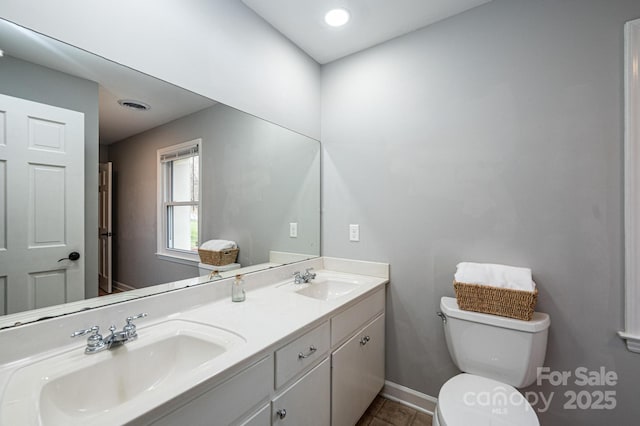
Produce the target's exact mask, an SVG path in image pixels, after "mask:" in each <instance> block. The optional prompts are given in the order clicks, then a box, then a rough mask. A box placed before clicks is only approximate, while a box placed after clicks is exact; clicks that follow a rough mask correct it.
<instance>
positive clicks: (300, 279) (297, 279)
mask: <svg viewBox="0 0 640 426" xmlns="http://www.w3.org/2000/svg"><path fill="white" fill-rule="evenodd" d="M310 271H313V268H307V269H306V270H305V272H304V274H301V273H300V271H296V272H294V273H293V282H294V283H295V284H306V283H308V282H310V281H311V280H312V279H314V278H315V277H316V274H315V273H314V272H310Z"/></svg>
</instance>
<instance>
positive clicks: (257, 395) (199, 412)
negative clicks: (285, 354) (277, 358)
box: [152, 356, 273, 426]
mask: <svg viewBox="0 0 640 426" xmlns="http://www.w3.org/2000/svg"><path fill="white" fill-rule="evenodd" d="M272 383H273V357H271V356H268V357H266V358H264V359H262V360H261V361H258V362H257V363H255V364H254V365H252V366H251V367H249V368H247V369H246V370H244V371H242V372H240V373H238V374H237V375H235V376H233V377H232V378H230V379H228V380H227V381H226V382H224V383H222V384H220V385H218V386H216V387H215V388H213V389H211V390H209V391H207V392H206V393H204V394H203V395H200V396H199V397H197V398H196V399H194V400H192V401H190V402H188V403H187V404H185V405H183V406H182V407H180V408H178V409H177V410H175V411H173V412H171V413H169V414H167V415H165V416H163V417H162V418H160V419H158V420H157V421H155V422H153V423H152V424H153V426H175V425H189V426H200V425H202V426H209V425H230V424H234V423H235V422H237V421H238V419H240V418H242V417H244V416H245V415H246V414H248V412H249V411H250V410H255V408H256V407H258V406H259V404H260V403H261V402H262V403H263V404H264V403H266V402H267V401H268V400H269V393H270V392H271V389H272ZM258 424H259V423H258ZM267 424H268V423H267Z"/></svg>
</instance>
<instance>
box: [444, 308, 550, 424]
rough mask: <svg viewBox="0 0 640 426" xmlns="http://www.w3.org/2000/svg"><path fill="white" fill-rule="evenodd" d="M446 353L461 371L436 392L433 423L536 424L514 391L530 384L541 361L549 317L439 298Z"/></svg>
mask: <svg viewBox="0 0 640 426" xmlns="http://www.w3.org/2000/svg"><path fill="white" fill-rule="evenodd" d="M440 309H441V318H442V319H443V326H444V331H445V339H446V342H447V348H448V349H449V354H450V355H451V358H452V360H453V362H454V363H455V364H456V366H457V367H458V368H459V369H460V370H461V371H463V373H462V374H458V375H457V376H454V377H452V378H451V379H449V380H448V381H447V382H446V383H445V384H444V385H443V386H442V388H441V389H440V392H439V393H438V403H437V405H436V411H435V413H434V416H433V424H434V425H435V426H468V425H474V426H483V425H487V426H489V425H491V426H498V425H499V426H507V425H512V426H537V425H539V424H540V423H539V421H538V417H537V415H536V412H535V409H534V408H533V407H532V406H531V404H529V402H528V401H527V400H526V399H525V397H524V396H523V395H522V394H521V393H520V392H519V391H518V390H517V389H516V388H522V387H526V386H529V385H531V384H532V383H533V382H534V381H535V380H536V377H537V373H538V368H539V367H542V365H543V363H544V358H545V353H546V347H547V336H548V330H549V325H550V323H551V321H550V319H549V315H547V314H544V313H540V312H535V313H534V315H533V318H532V319H531V321H521V320H516V319H512V318H505V317H499V316H495V315H489V314H482V313H477V312H471V311H463V310H461V309H460V308H459V307H458V304H457V302H456V299H454V298H451V297H443V298H442V299H441V301H440Z"/></svg>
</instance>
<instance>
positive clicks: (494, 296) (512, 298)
mask: <svg viewBox="0 0 640 426" xmlns="http://www.w3.org/2000/svg"><path fill="white" fill-rule="evenodd" d="M453 288H454V289H455V290H456V299H457V300H458V306H459V307H460V309H463V310H465V311H474V312H482V313H485V314H493V315H500V316H503V317H509V318H516V319H520V320H525V321H530V320H531V317H532V316H533V311H534V309H535V307H536V302H537V301H538V289H535V290H534V291H532V292H531V291H524V290H513V289H510V288H498V287H491V286H486V285H478V284H466V283H460V282H457V281H455V280H454V281H453Z"/></svg>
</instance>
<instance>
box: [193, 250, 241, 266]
mask: <svg viewBox="0 0 640 426" xmlns="http://www.w3.org/2000/svg"><path fill="white" fill-rule="evenodd" d="M239 251H240V250H239V249H237V248H236V249H225V250H221V251H214V250H203V249H198V254H199V255H200V261H201V262H202V263H206V264H208V265H214V266H224V265H229V264H231V263H235V261H236V259H237V258H238V252H239Z"/></svg>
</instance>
